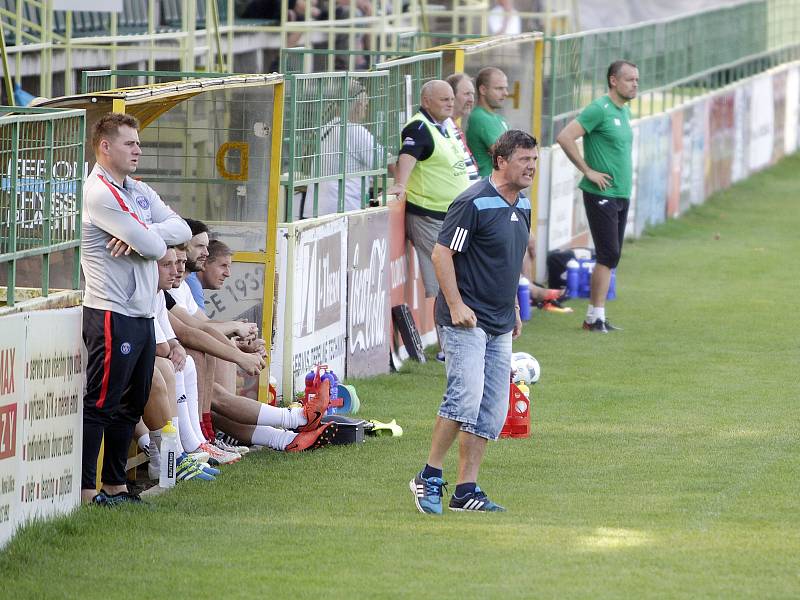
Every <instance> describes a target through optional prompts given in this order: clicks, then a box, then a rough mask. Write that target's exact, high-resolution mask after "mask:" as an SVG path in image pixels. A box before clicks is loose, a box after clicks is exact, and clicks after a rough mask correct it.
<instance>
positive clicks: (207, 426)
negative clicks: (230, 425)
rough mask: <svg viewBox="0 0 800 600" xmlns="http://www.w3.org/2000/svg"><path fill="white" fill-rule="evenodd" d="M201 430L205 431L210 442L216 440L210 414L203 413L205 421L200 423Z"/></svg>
mask: <svg viewBox="0 0 800 600" xmlns="http://www.w3.org/2000/svg"><path fill="white" fill-rule="evenodd" d="M200 428H201V429H202V430H203V433H204V434H205V436H206V440H207V441H209V442H210V441H212V440H213V439H214V425H212V424H211V413H210V412H207V413H203V420H202V422H201V423H200Z"/></svg>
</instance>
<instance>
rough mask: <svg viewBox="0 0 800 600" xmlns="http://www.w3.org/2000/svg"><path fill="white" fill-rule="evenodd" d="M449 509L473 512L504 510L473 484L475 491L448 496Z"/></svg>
mask: <svg viewBox="0 0 800 600" xmlns="http://www.w3.org/2000/svg"><path fill="white" fill-rule="evenodd" d="M448 508H449V509H450V510H457V511H464V512H466V511H475V512H505V510H506V509H505V508H503V507H502V506H500V505H499V504H495V503H494V502H492V501H491V500H489V497H488V496H487V495H486V493H485V492H484V491H483V490H482V489H481V488H479V487H477V486H475V491H474V492H471V493H469V494H466V495H464V497H462V498H457V497H456V496H455V495H453V496H451V498H450V505H449V506H448Z"/></svg>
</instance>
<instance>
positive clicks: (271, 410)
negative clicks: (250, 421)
mask: <svg viewBox="0 0 800 600" xmlns="http://www.w3.org/2000/svg"><path fill="white" fill-rule="evenodd" d="M306 423H308V420H307V419H306V417H305V415H304V414H303V409H302V408H300V407H298V408H278V407H277V406H270V405H269V404H262V405H261V408H260V409H259V410H258V419H256V425H268V426H271V427H280V428H281V429H297V428H298V427H300V426H301V425H305V424H306ZM262 445H264V444H262Z"/></svg>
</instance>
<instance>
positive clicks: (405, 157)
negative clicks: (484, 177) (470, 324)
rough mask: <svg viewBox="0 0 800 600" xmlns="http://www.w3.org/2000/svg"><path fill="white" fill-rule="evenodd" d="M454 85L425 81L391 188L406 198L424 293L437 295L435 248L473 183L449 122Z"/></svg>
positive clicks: (410, 235) (408, 233)
mask: <svg viewBox="0 0 800 600" xmlns="http://www.w3.org/2000/svg"><path fill="white" fill-rule="evenodd" d="M454 102H455V100H454V95H453V89H452V88H451V87H450V84H448V83H447V82H446V81H441V80H439V79H437V80H433V81H429V82H427V83H426V84H425V85H423V86H422V90H421V93H420V104H421V108H420V110H419V112H418V113H417V114H415V115H414V116H413V117H411V120H410V121H409V122H408V123H406V125H405V127H404V128H403V132H402V134H401V138H402V140H403V142H402V145H401V147H400V153H399V155H398V158H397V165H396V167H395V182H394V185H393V186H392V187H391V188H389V190H388V193H389V194H396V195H397V196H399V197H403V196H405V199H406V237H407V238H408V239H409V240H411V243H412V244H413V245H414V248H415V250H416V251H417V257H418V259H419V266H420V270H421V272H422V282H423V284H424V286H425V296H427V297H429V298H433V297H435V296H436V295H437V294H438V293H439V283H438V282H437V280H436V273H435V271H434V269H433V263H432V262H431V254H432V252H433V247H434V245H435V244H436V240H437V238H438V236H439V231H440V230H441V228H442V221H444V217H445V215H446V214H447V209H448V207H449V206H450V203H451V202H452V201H453V200H454V199H455V197H456V196H458V195H459V194H460V193H461V192H463V191H464V190H465V189H467V188H468V187H469V185H470V180H469V175H468V174H467V168H466V165H465V162H464V161H465V155H464V150H463V147H462V146H461V142H460V141H459V139H458V137H457V135H456V133H455V132H454V131H453V130H452V129H451V128H450V127H448V126H447V125H446V124H445V122H446V121H447V120H448V119H449V118H450V117H452V116H453V106H454Z"/></svg>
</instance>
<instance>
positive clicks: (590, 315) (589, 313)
mask: <svg viewBox="0 0 800 600" xmlns="http://www.w3.org/2000/svg"><path fill="white" fill-rule="evenodd" d="M586 322H587V323H594V306H592V305H591V304H590V305H589V306H588V307H587V308H586Z"/></svg>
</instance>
